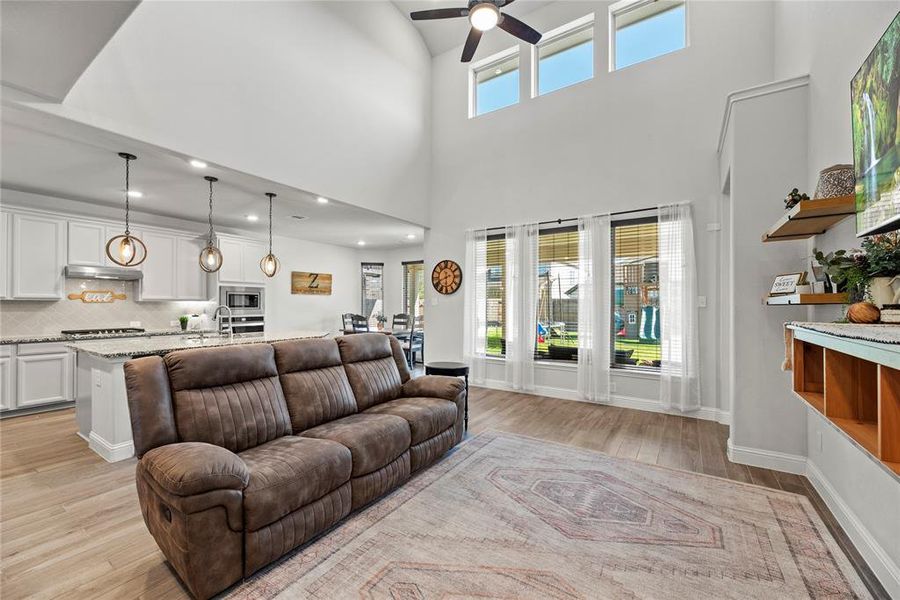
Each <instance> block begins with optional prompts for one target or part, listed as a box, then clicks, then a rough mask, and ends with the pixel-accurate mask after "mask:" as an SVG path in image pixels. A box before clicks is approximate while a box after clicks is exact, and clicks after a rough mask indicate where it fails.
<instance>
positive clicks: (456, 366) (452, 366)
mask: <svg viewBox="0 0 900 600" xmlns="http://www.w3.org/2000/svg"><path fill="white" fill-rule="evenodd" d="M425 374H426V375H449V376H450V377H462V378H463V379H465V380H466V412H465V429H466V431H468V430H469V365H467V364H465V363H458V362H430V363H426V364H425Z"/></svg>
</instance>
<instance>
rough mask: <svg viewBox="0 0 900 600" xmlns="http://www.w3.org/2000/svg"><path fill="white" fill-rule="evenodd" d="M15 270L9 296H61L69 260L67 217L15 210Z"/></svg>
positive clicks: (28, 298) (10, 268)
mask: <svg viewBox="0 0 900 600" xmlns="http://www.w3.org/2000/svg"><path fill="white" fill-rule="evenodd" d="M11 218H12V249H11V252H10V257H11V259H12V261H11V263H10V264H9V265H8V266H7V268H8V269H9V270H10V273H11V280H12V289H11V293H10V294H9V296H8V297H10V298H15V299H18V300H59V299H60V298H62V296H63V279H62V271H63V267H64V266H65V262H66V221H65V220H63V219H58V218H54V217H48V216H42V215H31V214H18V213H12V214H11Z"/></svg>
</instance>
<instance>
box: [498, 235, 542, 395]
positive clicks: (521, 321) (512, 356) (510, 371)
mask: <svg viewBox="0 0 900 600" xmlns="http://www.w3.org/2000/svg"><path fill="white" fill-rule="evenodd" d="M537 262H538V225H537V223H530V224H527V225H513V226H509V227H507V228H506V322H505V323H506V384H507V385H508V386H510V387H511V388H513V389H514V390H525V391H530V390H533V389H534V342H535V335H536V332H537V294H538V285H537Z"/></svg>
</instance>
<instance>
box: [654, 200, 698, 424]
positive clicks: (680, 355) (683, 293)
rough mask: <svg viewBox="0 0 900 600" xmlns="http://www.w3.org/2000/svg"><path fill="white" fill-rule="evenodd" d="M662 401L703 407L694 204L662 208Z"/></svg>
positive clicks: (676, 405) (666, 404) (687, 407)
mask: <svg viewBox="0 0 900 600" xmlns="http://www.w3.org/2000/svg"><path fill="white" fill-rule="evenodd" d="M659 313H660V330H661V331H660V333H661V335H662V341H661V343H662V361H661V363H662V364H661V369H660V385H659V399H660V402H661V403H662V405H663V406H664V407H665V408H675V409H678V410H681V411H683V412H687V411H692V410H697V409H698V408H700V363H699V358H698V356H699V352H698V342H699V339H698V336H697V263H696V260H695V258H694V225H693V221H692V220H691V207H690V205H689V204H668V205H663V206H660V207H659Z"/></svg>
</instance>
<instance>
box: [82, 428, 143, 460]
mask: <svg viewBox="0 0 900 600" xmlns="http://www.w3.org/2000/svg"><path fill="white" fill-rule="evenodd" d="M88 447H90V449H91V450H93V451H94V452H96V453H97V454H99V455H100V456H102V457H103V458H104V459H105V460H106V462H119V461H120V460H125V459H127V458H131V457H132V456H134V442H132V441H131V440H129V441H127V442H121V443H119V444H110V443H109V442H107V441H106V440H104V439H103V438H102V437H100V436H99V435H97V434H96V433H95V432H93V431H92V432H91V435H90V438H89V439H88Z"/></svg>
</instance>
